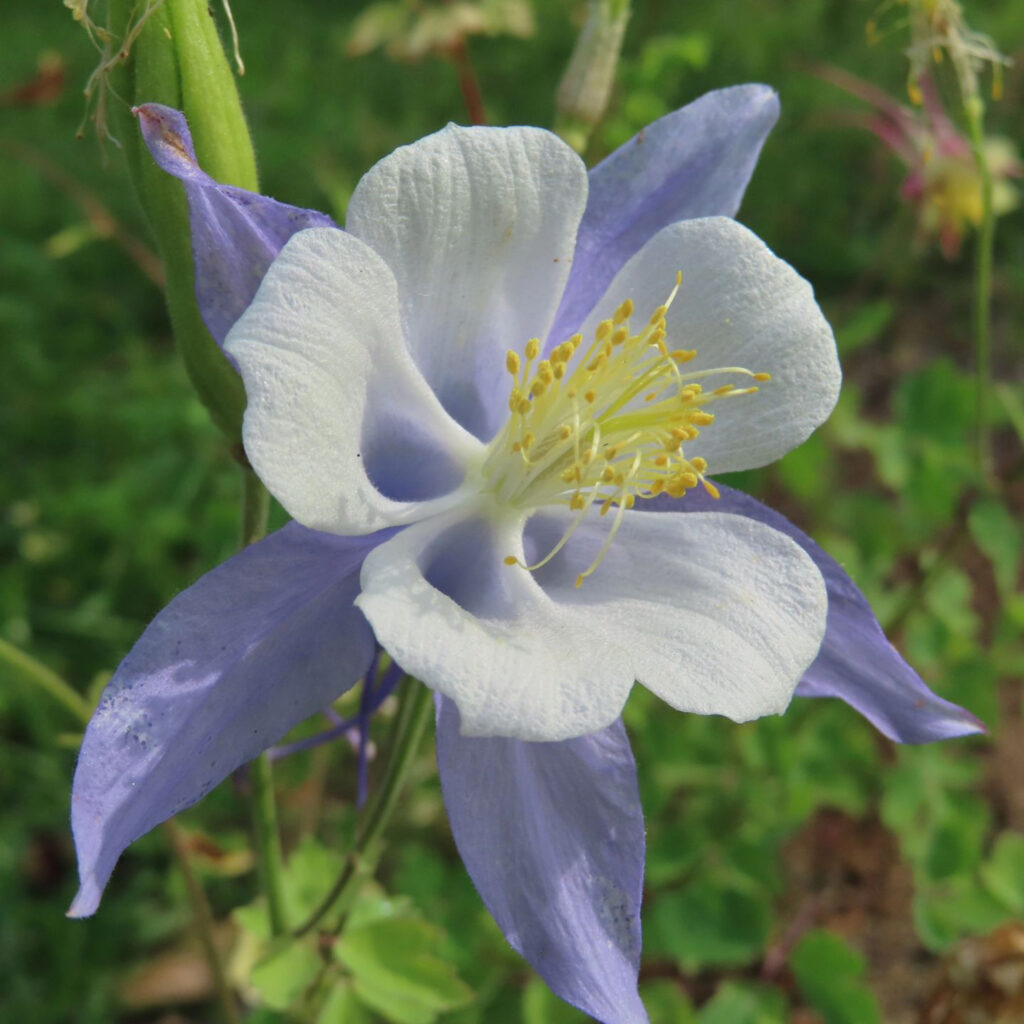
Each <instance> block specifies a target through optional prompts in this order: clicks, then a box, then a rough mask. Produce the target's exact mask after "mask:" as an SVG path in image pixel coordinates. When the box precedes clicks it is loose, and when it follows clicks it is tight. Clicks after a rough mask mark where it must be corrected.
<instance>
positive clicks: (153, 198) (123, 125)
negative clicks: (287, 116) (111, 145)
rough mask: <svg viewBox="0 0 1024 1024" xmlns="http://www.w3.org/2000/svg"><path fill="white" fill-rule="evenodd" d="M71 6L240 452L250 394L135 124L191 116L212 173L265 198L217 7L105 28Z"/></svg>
mask: <svg viewBox="0 0 1024 1024" xmlns="http://www.w3.org/2000/svg"><path fill="white" fill-rule="evenodd" d="M67 6H69V7H70V8H71V10H72V14H73V15H74V17H75V19H76V20H77V21H79V22H81V23H82V25H83V26H84V27H85V28H86V30H87V31H88V33H89V35H90V38H92V39H93V41H94V43H96V45H97V47H98V48H99V49H100V52H101V60H100V64H99V66H98V67H97V69H96V71H95V72H94V73H93V75H92V77H91V78H90V80H89V84H88V85H87V87H86V95H87V97H88V98H89V99H90V101H91V103H92V108H91V109H92V115H91V116H92V120H93V121H94V123H95V125H96V129H97V132H98V134H99V135H100V137H101V138H112V139H113V140H114V141H115V142H116V143H117V144H118V146H119V147H120V148H121V149H122V150H123V152H124V155H125V159H126V161H127V165H128V172H129V176H130V177H131V180H132V184H133V186H134V188H135V192H136V195H137V196H138V199H139V202H140V203H141V204H142V207H143V209H144V210H145V213H146V216H147V218H148V220H149V222H150V225H151V226H152V228H153V233H154V234H155V236H156V240H157V244H158V246H159V249H160V255H161V256H162V258H163V261H164V266H165V269H166V274H167V305H168V308H169V310H170V314H171V322H172V324H173V327H174V334H175V338H176V339H177V342H178V345H179V346H180V349H181V353H182V358H183V359H184V362H185V366H186V368H187V370H188V373H189V376H190V378H191V379H192V382H193V384H194V385H195V388H196V390H197V391H198V393H199V397H200V398H201V399H202V401H203V403H204V404H205V405H206V407H207V408H208V409H209V411H210V414H211V416H212V417H213V419H214V421H215V422H216V423H217V425H218V426H219V427H220V428H221V430H223V431H224V433H225V434H226V435H227V437H228V439H229V440H230V441H232V442H236V441H238V440H239V439H240V437H241V423H242V413H243V411H244V409H245V393H244V390H243V388H242V383H241V380H240V379H239V377H238V375H237V374H236V373H235V371H234V370H233V369H232V367H231V366H230V364H229V363H228V361H227V359H226V358H225V357H224V354H223V352H222V351H221V350H220V348H219V346H218V345H217V344H216V342H215V341H214V340H213V338H212V337H211V335H210V332H209V331H208V330H207V328H206V326H205V325H204V323H203V319H202V316H201V315H200V311H199V306H198V303H197V301H196V279H195V265H194V262H193V254H192V244H191V234H190V229H189V211H188V203H187V202H186V199H185V193H184V190H183V188H182V186H181V183H180V182H178V181H176V180H175V179H173V178H171V177H169V176H168V175H167V174H165V173H164V172H163V171H162V170H160V169H159V168H158V167H157V166H156V164H155V163H154V162H153V158H152V157H151V156H150V154H149V152H148V150H147V149H146V146H145V144H144V143H143V140H142V138H141V135H140V133H139V130H138V126H137V125H136V123H135V120H134V118H133V117H132V115H131V108H132V107H133V106H136V105H140V104H143V103H149V102H156V103H163V104H166V105H168V106H171V107H176V108H179V109H182V110H184V112H185V114H186V116H187V117H188V121H189V124H190V126H191V128H192V135H193V138H194V140H195V148H196V153H197V155H198V157H199V159H200V161H201V162H202V164H203V166H204V167H206V168H207V169H208V170H209V171H210V173H211V174H212V175H213V176H214V177H216V178H217V180H218V181H221V182H225V183H230V184H232V185H238V186H241V187H242V188H246V189H249V190H251V191H257V190H258V182H257V175H256V157H255V154H254V152H253V148H252V142H251V140H250V138H249V130H248V127H247V125H246V123H245V117H244V115H243V113H242V107H241V102H240V100H239V97H238V90H237V88H236V87H235V81H234V75H233V73H232V70H231V67H230V65H229V63H228V59H227V57H226V55H225V53H224V48H223V46H222V45H221V40H220V36H219V35H218V33H217V27H216V23H215V20H214V19H213V18H212V17H211V16H210V9H209V7H208V5H207V0H163V2H162V3H148V4H138V3H136V2H135V0H107V4H106V15H107V16H106V25H105V27H103V26H101V25H100V24H99V23H98V22H97V21H96V20H93V18H92V17H91V15H92V13H93V10H92V8H93V7H94V6H95V5H94V4H92V5H88V6H87V4H86V3H85V2H83V0H73V2H72V3H68V4H67ZM239 450H240V449H239Z"/></svg>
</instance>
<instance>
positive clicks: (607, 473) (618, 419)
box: [481, 273, 771, 586]
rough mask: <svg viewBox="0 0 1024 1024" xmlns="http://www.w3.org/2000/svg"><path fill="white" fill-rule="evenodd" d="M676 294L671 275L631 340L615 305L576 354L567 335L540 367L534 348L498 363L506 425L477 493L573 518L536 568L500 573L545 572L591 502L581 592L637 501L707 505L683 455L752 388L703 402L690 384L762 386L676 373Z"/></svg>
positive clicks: (624, 309)
mask: <svg viewBox="0 0 1024 1024" xmlns="http://www.w3.org/2000/svg"><path fill="white" fill-rule="evenodd" d="M681 283H682V274H681V273H680V274H677V275H676V284H675V287H674V288H673V289H672V291H671V293H670V294H669V296H668V298H667V299H666V300H665V303H664V305H662V306H659V307H658V308H657V309H656V310H655V311H654V312H653V314H652V315H651V317H650V319H649V320H648V321H647V323H646V324H645V325H644V326H643V327H642V328H641V329H640V330H639V331H638V332H637V333H635V334H634V333H633V332H632V330H631V328H630V318H631V317H632V316H633V313H634V311H635V306H634V303H633V300H632V299H626V301H625V302H623V303H622V305H621V306H619V307H618V309H617V310H616V311H615V313H614V314H613V315H612V317H611V319H609V320H603V321H602V322H601V323H600V324H599V325H598V327H597V330H596V331H595V333H594V340H593V342H592V343H591V345H590V347H589V348H588V349H587V350H586V351H585V352H582V353H580V352H579V350H580V349H581V348H582V345H583V336H582V335H580V334H575V335H573V336H572V337H571V338H570V339H569V340H568V341H565V342H563V343H562V344H561V345H558V346H557V347H556V348H555V349H553V350H552V352H551V353H550V355H549V356H548V358H547V359H541V360H540V361H539V362H538V357H539V355H540V341H539V340H538V339H537V338H532V339H531V340H530V341H529V342H528V343H527V345H526V348H525V350H524V355H525V357H526V359H525V363H524V362H523V360H521V359H520V356H519V354H518V353H517V352H509V353H508V356H507V358H506V362H505V366H506V368H507V370H508V372H509V374H510V375H511V377H512V381H513V386H512V391H511V394H510V396H509V402H508V406H509V417H508V420H507V421H506V423H505V426H504V427H503V428H502V430H501V431H500V432H499V433H498V435H497V436H496V437H495V438H494V440H493V441H492V442H491V444H490V446H489V448H488V452H487V455H486V457H485V460H484V462H483V466H482V469H481V474H482V478H483V483H484V486H485V488H486V490H488V491H489V492H491V494H492V495H493V497H494V498H495V499H496V501H497V502H498V503H499V504H501V505H505V506H508V507H511V508H514V509H518V510H522V511H532V510H535V509H539V508H543V507H545V506H548V505H562V506H568V508H570V509H572V510H573V511H575V512H577V515H576V517H575V518H574V520H573V522H572V525H571V526H570V527H569V529H568V530H567V531H566V533H565V535H564V536H563V537H562V538H561V540H559V542H558V543H557V544H556V545H555V546H554V548H552V550H551V551H549V552H548V554H547V555H546V556H545V557H544V558H543V559H541V560H540V561H539V562H536V563H535V564H533V565H526V564H525V563H523V562H522V561H521V560H520V559H518V558H516V557H515V556H512V555H509V556H508V557H507V558H506V559H505V563H506V564H507V565H519V566H521V567H522V568H524V569H528V570H529V571H531V572H532V571H534V570H536V569H539V568H541V567H542V566H544V565H547V563H548V562H550V561H551V559H552V558H554V557H555V555H557V554H558V552H559V551H561V549H562V548H563V547H564V546H565V544H566V543H567V541H568V540H569V538H570V537H571V536H572V535H573V533H575V531H576V529H577V528H578V527H579V526H580V524H581V523H582V522H583V521H584V519H585V518H586V516H587V515H588V513H589V512H590V509H591V508H592V507H593V506H594V504H595V503H598V504H600V508H601V515H606V514H607V513H608V512H609V510H610V509H611V508H613V507H615V509H616V512H615V516H614V521H613V523H612V526H611V528H610V530H609V531H608V536H607V537H606V538H605V541H604V543H603V544H602V546H601V550H600V551H599V552H598V554H597V557H596V558H595V559H594V561H593V563H592V564H591V565H590V567H589V568H587V569H586V570H585V571H584V572H582V573H580V575H579V576H578V578H577V580H576V585H577V586H581V585H582V583H583V580H584V579H585V578H586V577H588V576H590V575H591V574H592V573H593V572H594V571H595V570H596V569H597V567H598V566H599V565H600V564H601V561H602V560H603V559H604V557H605V555H606V554H607V552H608V549H609V548H610V546H611V543H612V541H613V540H614V539H615V535H616V533H618V531H619V527H620V526H621V524H622V519H623V516H624V514H625V511H626V509H628V508H632V507H633V505H634V503H635V501H636V499H637V498H653V497H655V496H656V495H658V494H662V493H665V494H669V495H671V496H672V497H676V498H681V497H682V496H683V495H684V494H686V492H687V490H690V489H692V488H693V487H696V486H698V484H701V485H703V487H704V488H705V489H706V490H707V491H708V493H709V494H711V495H712V496H713V497H715V498H717V497H718V489H717V488H716V487H715V486H714V484H712V483H711V482H710V481H709V480H708V479H707V478H706V477H705V472H706V470H707V462H706V461H705V460H704V459H702V458H700V457H695V458H693V459H688V458H687V457H686V455H685V453H684V445H685V443H686V442H688V441H693V440H696V438H697V437H699V436H700V431H701V429H702V428H703V427H707V426H710V425H711V424H712V423H713V422H714V419H715V416H714V414H713V413H711V412H708V411H706V410H707V406H709V405H712V404H713V403H714V402H717V401H721V400H722V399H724V398H738V397H740V396H742V395H751V394H753V393H754V392H756V391H757V390H758V388H757V385H752V386H750V387H743V388H738V387H736V385H734V384H725V385H722V386H720V387H717V388H715V389H714V390H712V391H705V390H704V388H703V386H702V385H701V384H700V383H699V382H700V381H702V380H705V379H707V378H708V377H713V376H720V375H722V374H734V375H737V376H741V377H748V378H753V380H755V381H758V382H763V381H768V380H770V379H771V377H770V375H769V374H767V373H755V372H752V371H751V370H748V369H746V368H745V367H742V366H725V367H718V368H716V369H711V370H697V371H693V372H689V373H687V372H685V371H684V370H682V369H681V367H682V366H685V364H686V363H688V362H690V361H691V360H693V359H694V358H695V357H696V355H697V353H696V351H694V350H687V349H677V350H675V351H669V349H668V347H667V345H666V344H665V338H666V336H667V327H666V316H667V315H668V312H669V309H670V307H671V305H672V302H673V300H674V299H675V297H676V295H677V293H678V291H679V286H680V285H681ZM535 363H536V369H534V364H535ZM570 363H572V364H573V366H572V368H571V369H570Z"/></svg>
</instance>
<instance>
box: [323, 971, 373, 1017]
mask: <svg viewBox="0 0 1024 1024" xmlns="http://www.w3.org/2000/svg"><path fill="white" fill-rule="evenodd" d="M316 1024H373V1015H372V1014H371V1013H370V1012H369V1011H368V1010H367V1009H366V1008H365V1007H364V1006H363V1004H362V1003H360V1002H359V999H358V997H357V996H356V994H355V992H354V991H353V989H352V984H351V982H349V981H347V980H346V981H340V982H338V984H337V985H335V986H334V988H332V989H331V991H330V992H329V993H328V996H327V999H326V1000H325V1002H324V1005H323V1006H322V1007H321V1008H320V1013H319V1014H318V1015H317V1018H316Z"/></svg>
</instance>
